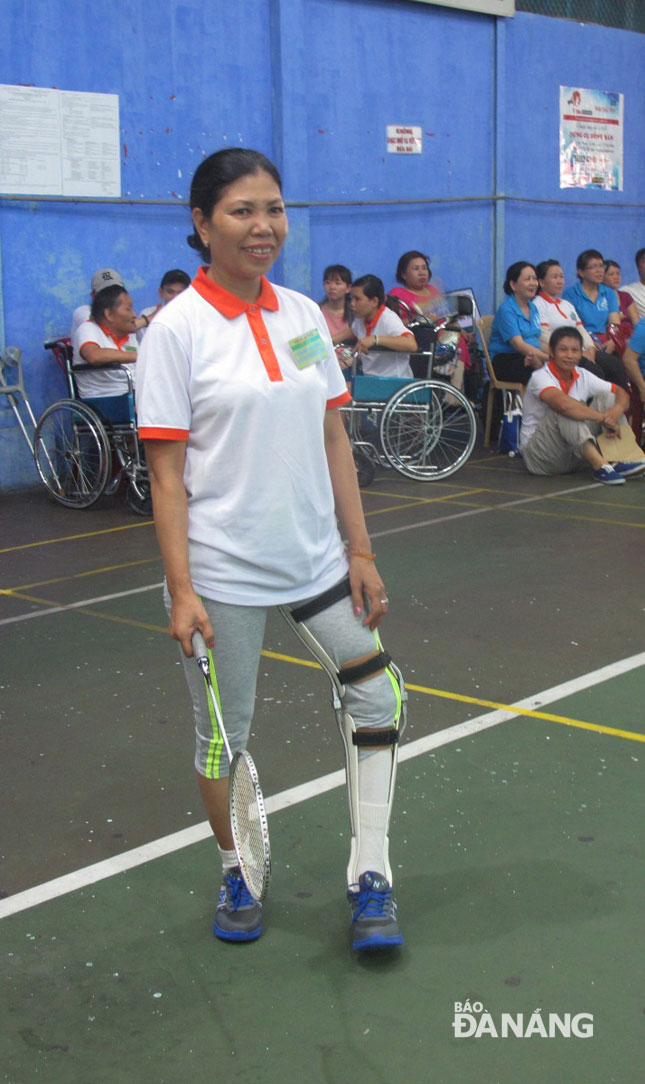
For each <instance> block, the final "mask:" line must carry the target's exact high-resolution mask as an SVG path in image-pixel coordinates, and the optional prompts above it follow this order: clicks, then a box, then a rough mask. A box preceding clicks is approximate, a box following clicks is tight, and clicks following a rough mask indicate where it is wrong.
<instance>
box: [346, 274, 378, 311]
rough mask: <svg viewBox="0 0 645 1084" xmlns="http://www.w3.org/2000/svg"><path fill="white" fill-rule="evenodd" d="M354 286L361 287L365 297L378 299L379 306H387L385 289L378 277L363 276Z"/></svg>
mask: <svg viewBox="0 0 645 1084" xmlns="http://www.w3.org/2000/svg"><path fill="white" fill-rule="evenodd" d="M352 286H359V287H360V289H361V290H362V291H363V293H364V294H365V297H370V298H372V299H373V298H377V300H378V303H379V305H384V304H385V287H384V285H383V283H382V281H381V279H380V278H378V276H377V275H361V277H360V278H358V279H354V281H353V283H352Z"/></svg>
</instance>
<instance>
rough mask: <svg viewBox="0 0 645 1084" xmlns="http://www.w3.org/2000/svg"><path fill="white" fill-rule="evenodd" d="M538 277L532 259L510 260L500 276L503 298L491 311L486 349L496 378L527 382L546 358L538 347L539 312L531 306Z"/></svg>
mask: <svg viewBox="0 0 645 1084" xmlns="http://www.w3.org/2000/svg"><path fill="white" fill-rule="evenodd" d="M537 288H538V280H537V275H536V274H535V268H534V266H533V264H532V263H527V262H526V260H518V261H517V263H513V264H511V266H510V267H509V268H508V270H507V272H506V278H505V279H504V293H505V294H506V295H507V296H506V300H505V301H502V304H501V305H500V307H499V308H498V310H497V312H496V313H495V319H494V320H493V326H492V328H491V334H490V342H489V344H488V352H489V354H490V357H491V362H492V365H493V369H494V370H495V376H496V377H497V379H498V380H502V381H508V382H509V383H515V384H528V381H529V378H530V376H531V373H532V372H533V370H534V369H541V368H542V366H543V365H544V364H545V362H547V361H548V359H549V358H548V354H547V352H546V351H545V350H543V349H542V345H541V342H540V336H541V332H542V328H541V326H540V314H539V312H538V310H537V308H536V306H535V302H534V300H533V299H534V297H535V295H536V293H537Z"/></svg>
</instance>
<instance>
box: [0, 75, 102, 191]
mask: <svg viewBox="0 0 645 1084" xmlns="http://www.w3.org/2000/svg"><path fill="white" fill-rule="evenodd" d="M0 192H1V193H3V194H11V193H15V194H16V195H35V196H49V195H52V196H112V197H114V196H116V197H118V196H120V195H121V148H120V139H119V98H118V95H116V94H84V93H77V92H75V91H69V90H61V91H59V90H48V89H46V88H42V87H15V86H6V85H0Z"/></svg>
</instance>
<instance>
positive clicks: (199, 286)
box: [191, 267, 279, 320]
mask: <svg viewBox="0 0 645 1084" xmlns="http://www.w3.org/2000/svg"><path fill="white" fill-rule="evenodd" d="M206 271H207V268H205V267H200V269H199V271H198V272H197V274H196V275H195V278H194V279H193V281H192V283H191V286H194V288H195V289H196V290H197V293H198V294H199V295H200V297H203V298H204V301H208V303H209V305H212V306H213V308H214V309H217V311H218V312H221V314H222V316H225V317H226V318H227V320H233V319H235V317H236V316H241V315H242V313H244V312H246V313H248V312H249V311H255V309H256V307H257V306H260V307H261V308H263V309H271V310H272V311H273V312H275V311H277V309H278V308H279V305H278V298H277V297H276V293H275V290H274V289H273V286H272V285H271V283H270V282H269V280H268V279H267V278H265V277H264V275H262V278H261V283H262V285H261V288H260V296H259V297H258V299H257V301H253V302H251V301H242V299H241V298H239V297H236V295H235V294H232V293H230V292H229V291H228V290H225V289H224V287H223V286H218V285H217V283H216V282H213V280H212V279H211V278H209V277H208V275H207V274H206Z"/></svg>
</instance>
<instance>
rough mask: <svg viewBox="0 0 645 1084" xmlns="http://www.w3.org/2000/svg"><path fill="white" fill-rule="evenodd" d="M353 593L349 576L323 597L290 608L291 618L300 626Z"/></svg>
mask: <svg viewBox="0 0 645 1084" xmlns="http://www.w3.org/2000/svg"><path fill="white" fill-rule="evenodd" d="M351 593H352V589H351V587H350V585H349V576H346V577H345V579H344V580H341V581H340V583H336V584H334V586H333V587H330V588H329V590H328V591H323V593H322V595H317V596H316V598H312V599H311V601H310V602H305V603H303V605H302V606H294V607H293V608H290V612H291V616H292V617H293V619H294V621H297V622H298V623H299V624H300V622H302V621H307V620H308V618H310V617H315V616H316V614H320V613H322V612H323V610H328V609H329V607H330V606H333V605H334V603H335V602H340V600H341V598H347V596H348V595H351ZM341 680H342V679H341Z"/></svg>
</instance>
